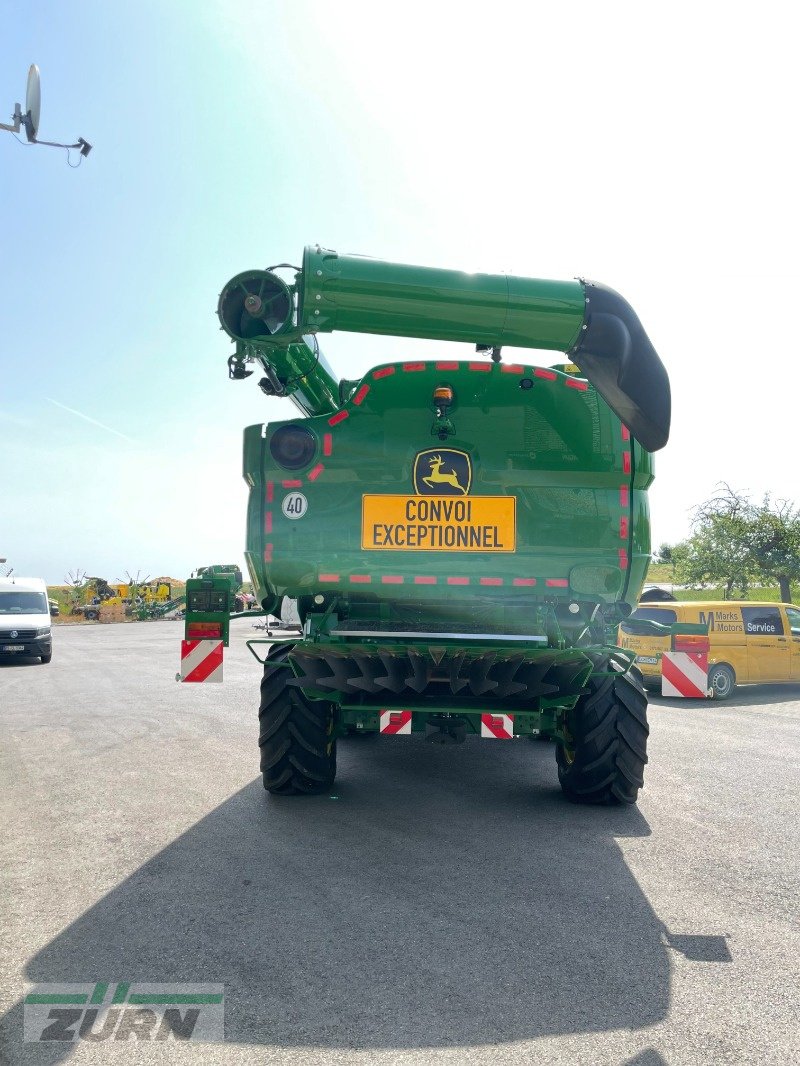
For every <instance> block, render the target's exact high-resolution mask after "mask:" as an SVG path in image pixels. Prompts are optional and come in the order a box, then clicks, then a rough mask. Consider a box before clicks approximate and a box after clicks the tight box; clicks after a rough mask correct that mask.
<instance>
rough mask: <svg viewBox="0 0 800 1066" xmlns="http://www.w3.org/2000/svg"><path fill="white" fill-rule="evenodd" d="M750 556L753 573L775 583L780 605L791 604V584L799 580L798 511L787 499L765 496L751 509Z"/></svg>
mask: <svg viewBox="0 0 800 1066" xmlns="http://www.w3.org/2000/svg"><path fill="white" fill-rule="evenodd" d="M752 522H753V529H752V533H751V553H752V557H753V567H754V570H755V572H756V573H757V574H758V576H759V577H761V578H762V579H763V580H765V581H777V582H778V587H779V589H780V593H781V601H782V602H783V603H791V602H792V589H791V583H792V582H793V581H800V511H798V509H797V507H795V506H794V505H793V504H791V503H790V502H789V501H788V500H776V501H775V503H773V502H772V501H771V500H770V497H769V496H768V495H767V496H765V497H764V500H763V502H762V503H761V504H760V505H759V506H758V507H756V508H754V509H753V516H752Z"/></svg>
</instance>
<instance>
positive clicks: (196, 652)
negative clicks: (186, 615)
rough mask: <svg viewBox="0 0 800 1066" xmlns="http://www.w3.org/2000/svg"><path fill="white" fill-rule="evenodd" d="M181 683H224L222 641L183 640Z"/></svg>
mask: <svg viewBox="0 0 800 1066" xmlns="http://www.w3.org/2000/svg"><path fill="white" fill-rule="evenodd" d="M180 679H181V681H222V641H221V640H182V641H181V672H180Z"/></svg>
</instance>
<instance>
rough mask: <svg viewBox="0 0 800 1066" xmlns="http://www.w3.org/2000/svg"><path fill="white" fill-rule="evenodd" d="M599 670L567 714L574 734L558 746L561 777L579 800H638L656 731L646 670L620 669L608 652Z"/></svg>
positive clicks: (566, 790)
mask: <svg viewBox="0 0 800 1066" xmlns="http://www.w3.org/2000/svg"><path fill="white" fill-rule="evenodd" d="M594 670H595V672H596V676H592V677H590V678H589V680H588V682H587V685H586V690H585V692H584V695H583V696H581V698H580V699H579V700H578V702H577V704H576V705H575V707H574V708H573V710H571V711H567V713H566V721H565V726H566V730H567V733H568V737H567V739H565V740H561V741H559V743H558V747H557V748H556V760H557V762H558V780H559V782H560V784H561V788H562V789H563V791H564V794H565V795H566V796H567V798H568V799H570V800H572V801H573V802H575V803H606V804H613V803H635V802H636V799H637V797H638V795H639V789H640V788H641V787H642V786H643V785H644V767H645V763H646V762H647V736H648V733H649V732H650V730H649V727H648V725H647V696H646V695H645V693H644V689H643V688H642V684H641V674H640V673H639V671H638V670H637V669H636V668H634V667H630V668H628V669H627V670H623V669H621V670H619V671H618V670H616V669H615V660H614V659H608V658H604V657H600V658H598V659H597V660H595V667H594ZM603 671H607V673H604V672H603Z"/></svg>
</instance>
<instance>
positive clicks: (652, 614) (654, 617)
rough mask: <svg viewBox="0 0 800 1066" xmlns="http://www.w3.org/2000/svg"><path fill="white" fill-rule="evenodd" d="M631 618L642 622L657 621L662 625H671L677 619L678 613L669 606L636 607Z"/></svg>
mask: <svg viewBox="0 0 800 1066" xmlns="http://www.w3.org/2000/svg"><path fill="white" fill-rule="evenodd" d="M631 618H633V619H635V620H636V621H642V622H658V623H659V625H662V626H671V625H672V624H673V623H674V622H677V621H678V615H677V613H676V612H675V611H671V610H670V609H669V607H637V608H636V610H635V611H634V612H633V614H632V615H631Z"/></svg>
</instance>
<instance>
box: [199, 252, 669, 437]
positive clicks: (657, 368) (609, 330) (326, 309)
mask: <svg viewBox="0 0 800 1066" xmlns="http://www.w3.org/2000/svg"><path fill="white" fill-rule="evenodd" d="M218 313H219V316H220V320H221V322H222V325H223V327H224V328H225V329H226V330H227V332H228V333H229V334H230V335H231V336H232V337H234V338H235V339H236V340H237V341H239V342H240V343H243V344H248V345H249V346H250V347H251V348H252V349H253V350H255V351H257V352H258V353H259V356H260V357H261V358H262V361H265V365H266V364H269V365H270V366H272V367H273V370H274V371H275V373H276V374H277V377H278V378H279V379H280V380H281V381H282V382H283V384H284V386H285V387H286V389H287V393H288V392H289V385H288V382H291V381H292V378H291V375H290V372H289V368H287V367H286V366H285V365H284V364H285V363H286V360H287V353H288V350H289V348H291V347H295V346H301V347H300V349H299V352H298V353H296V354H295V356H294V357H293V362H294V363H296V364H297V363H299V364H302V365H303V366H304V367H306V369H305V371H304V373H303V375H302V379H303V381H304V382H305V384H304V385H303V390H305V391H304V397H303V399H304V400H305V403H302V402H301V403H300V405H301V406H302V407H303V409H304V410H305V411H306V412H307V413H311V414H322V413H327V411H328V410H330V409H331V408H329V407H324V409H323V407H321V406H320V404H323V405H324V404H330V403H334V404H335V403H338V398H337V392H338V389H337V386H336V381H335V379H334V377H333V375H332V373H331V372H330V370H329V368H327V366H325V365H324V363H323V362H322V361H321V359H319V356H316V359H317V360H318V363H317V364H316V365H314V364H313V361H312V360H311V359H310V358H309V354H311V355H313V352H312V349H311V346H310V344H309V341H308V338H309V337H311V336H313V335H315V334H317V333H329V332H332V331H333V330H342V331H346V332H353V333H373V334H381V335H390V336H397V337H422V338H427V339H430V340H446V341H461V342H468V343H470V344H476V345H481V346H485V347H487V348H501V347H503V346H512V347H521V348H537V349H545V350H550V351H559V352H564V353H566V354H567V355H568V356H569V358H570V359H571V360H572V361H573V362H574V363H576V364H577V365H578V366H579V367H580V369H581V370H582V371H583V372H584V374H585V375H586V376H587V378H589V380H590V381H591V382H592V383H593V385H594V386H595V387H596V388H597V390H598V392H599V393H600V394H601V396H603V398H604V399H605V401H606V402H607V403H608V404H609V406H610V407H611V408H612V410H613V411H614V412H615V413H616V414H617V415H618V416H619V418H620V419H621V420H622V421H623V422H624V423H625V425H627V426H628V428H629V429H630V430H631V432H632V433H633V435H634V436H635V437H636V438H637V439H638V440H639V441H640V442H641V443H642V444H643V445H644V447H645V448H647V449H648V450H650V451H655V450H657V449H659V448H662V447H663V446H664V445H665V444H666V442H667V439H668V437H669V425H670V388H669V379H668V377H667V373H666V370H665V369H664V366H663V364H662V363H661V360H660V359H659V357H658V355H657V353H656V351H655V348H654V347H653V345H652V344H651V342H650V340H649V338H648V337H647V334H646V333H645V331H644V329H643V327H642V325H641V323H640V322H639V319H638V318H637V316H636V314H635V312H634V311H633V309H632V308H631V307H630V305H629V304H628V303H627V302H626V301H625V300H624V299H623V298H622V297H621V296H620V295H619V293H617V292H615V291H614V290H613V289H610V288H607V287H606V286H603V285H599V284H596V283H594V282H589V281H582V280H580V281H546V280H542V279H538V278H521V277H515V276H511V275H504V274H466V273H463V272H460V271H454V270H441V269H435V268H430V267H418V266H407V265H404V264H399V263H389V262H385V261H383V260H378V259H368V258H362V257H360V256H345V255H338V254H337V253H336V252H332V251H329V250H327V249H323V248H320V247H318V246H315V247H310V246H309V247H307V248H306V249H305V252H304V254H303V264H302V268H301V270H300V271H299V272H298V273H297V275H296V278H295V285H294V286H293V287H291V288H290V287H289V286H288V285H287V284H286V283H285V282H283V281H282V280H281V279H280V278H279V277H277V275H275V274H271V273H269V272H268V271H249V272H248V273H246V274H240V275H238V276H237V277H236V278H234V279H233V280H232V281H231V282H229V283H228V285H227V286H226V287H225V289H224V290H223V293H222V295H221V297H220V302H219V309H218ZM303 348H305V353H304V352H303ZM315 378H316V379H319V381H320V382H321V383H322V388H321V395H317V394H316V393H318V392H319V391H320V390H318V389H316V388H314V387H312V385H311V382H312V381H314V380H315ZM293 384H295V388H294V391H295V392H297V391H298V388H297V385H296V383H294V382H293ZM305 393H308V394H309V395H305ZM311 393H314V394H315V395H310V394H311ZM296 402H300V400H299V398H297V397H296Z"/></svg>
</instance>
